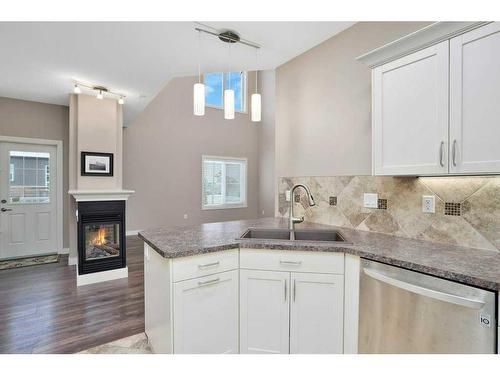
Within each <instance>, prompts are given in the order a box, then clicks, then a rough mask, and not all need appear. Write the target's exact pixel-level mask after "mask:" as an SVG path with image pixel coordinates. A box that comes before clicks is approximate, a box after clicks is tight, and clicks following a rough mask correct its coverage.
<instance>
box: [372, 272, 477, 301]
mask: <svg viewBox="0 0 500 375" xmlns="http://www.w3.org/2000/svg"><path fill="white" fill-rule="evenodd" d="M363 272H364V273H365V274H366V275H368V276H370V277H371V278H372V279H375V280H378V281H381V282H383V283H386V284H389V285H392V286H395V287H396V288H400V289H404V290H407V291H409V292H412V293H415V294H420V295H422V296H424V297H429V298H433V299H437V300H440V301H444V302H448V303H453V304H455V305H459V306H463V307H469V308H471V309H475V310H480V309H482V308H483V306H484V305H485V302H483V301H477V300H473V299H470V298H465V297H462V296H457V295H456V294H451V293H446V292H441V291H439V290H434V289H429V288H426V287H423V286H420V285H416V284H411V283H409V282H406V281H403V280H399V279H396V278H394V277H391V276H388V275H386V274H384V273H381V272H377V271H375V270H373V269H370V268H363Z"/></svg>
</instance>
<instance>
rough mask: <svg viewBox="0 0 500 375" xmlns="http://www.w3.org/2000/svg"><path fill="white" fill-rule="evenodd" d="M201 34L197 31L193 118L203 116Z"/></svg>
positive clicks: (203, 88)
mask: <svg viewBox="0 0 500 375" xmlns="http://www.w3.org/2000/svg"><path fill="white" fill-rule="evenodd" d="M200 34H201V33H200V32H199V31H198V83H195V84H194V87H193V113H194V115H195V116H204V115H205V85H204V84H203V83H201V67H200V65H201V63H200V60H201V57H200V55H201V35H200Z"/></svg>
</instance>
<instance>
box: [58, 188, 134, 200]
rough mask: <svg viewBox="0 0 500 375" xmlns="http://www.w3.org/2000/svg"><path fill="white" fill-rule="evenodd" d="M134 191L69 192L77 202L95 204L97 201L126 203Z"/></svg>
mask: <svg viewBox="0 0 500 375" xmlns="http://www.w3.org/2000/svg"><path fill="white" fill-rule="evenodd" d="M134 193H135V191H134V190H122V189H117V190H112V189H105V190H69V191H68V194H70V195H72V196H73V197H74V198H75V200H76V201H77V202H95V201H126V200H127V199H128V197H129V196H130V195H132V194H134Z"/></svg>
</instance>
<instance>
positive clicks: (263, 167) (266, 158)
mask: <svg viewBox="0 0 500 375" xmlns="http://www.w3.org/2000/svg"><path fill="white" fill-rule="evenodd" d="M259 87H260V90H259V91H260V92H261V98H262V122H260V123H257V124H256V125H255V126H257V127H258V129H259V216H260V217H268V216H274V209H275V207H274V195H275V194H274V191H275V187H276V178H275V174H274V158H275V152H274V151H275V146H274V142H275V137H274V132H275V126H274V123H275V117H274V113H275V105H274V104H275V97H276V90H275V88H276V80H275V71H274V70H266V71H262V72H259Z"/></svg>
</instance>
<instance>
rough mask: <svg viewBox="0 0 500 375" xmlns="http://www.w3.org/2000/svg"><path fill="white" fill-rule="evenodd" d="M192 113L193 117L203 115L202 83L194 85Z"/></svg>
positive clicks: (203, 92) (203, 94)
mask: <svg viewBox="0 0 500 375" xmlns="http://www.w3.org/2000/svg"><path fill="white" fill-rule="evenodd" d="M193 113H194V115H195V116H204V115H205V85H204V84H203V83H195V84H194V88H193Z"/></svg>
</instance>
